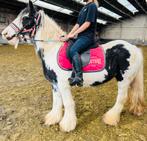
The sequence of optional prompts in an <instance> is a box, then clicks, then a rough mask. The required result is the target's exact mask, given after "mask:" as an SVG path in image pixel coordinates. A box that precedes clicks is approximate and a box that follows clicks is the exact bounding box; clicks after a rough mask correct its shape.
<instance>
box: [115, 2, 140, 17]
mask: <svg viewBox="0 0 147 141" xmlns="http://www.w3.org/2000/svg"><path fill="white" fill-rule="evenodd" d="M117 1H118V2H119V3H120V4H121V5H123V6H124V7H126V8H127V9H128V10H129V11H131V12H132V13H133V14H135V13H136V12H139V11H138V10H137V9H136V8H135V7H134V6H133V5H132V4H131V3H130V2H129V1H128V0H117Z"/></svg>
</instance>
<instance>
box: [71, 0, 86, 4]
mask: <svg viewBox="0 0 147 141" xmlns="http://www.w3.org/2000/svg"><path fill="white" fill-rule="evenodd" d="M73 1H76V2H77V3H81V4H82V5H85V4H86V2H83V0H73Z"/></svg>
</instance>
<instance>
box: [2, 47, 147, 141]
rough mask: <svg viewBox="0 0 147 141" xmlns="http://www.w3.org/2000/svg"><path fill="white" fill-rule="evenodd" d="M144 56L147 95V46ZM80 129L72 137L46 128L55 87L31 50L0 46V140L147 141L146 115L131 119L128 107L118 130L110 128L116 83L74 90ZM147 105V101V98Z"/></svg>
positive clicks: (31, 48)
mask: <svg viewBox="0 0 147 141" xmlns="http://www.w3.org/2000/svg"><path fill="white" fill-rule="evenodd" d="M143 52H144V84H145V88H144V90H145V95H146V94H147V47H146V48H145V47H144V48H143ZM72 92H73V96H74V99H75V101H76V112H77V118H78V124H77V127H76V129H75V130H74V131H73V132H70V133H63V132H61V131H60V130H59V126H58V125H54V126H51V127H46V126H45V125H44V124H43V120H44V116H45V115H46V114H47V112H48V111H49V110H50V109H51V105H52V96H51V87H50V85H49V83H48V81H46V80H45V78H44V76H43V73H42V68H41V65H40V62H39V59H38V57H37V56H36V55H35V51H34V49H33V47H31V46H19V48H18V49H17V50H14V48H13V47H10V46H0V141H147V112H145V114H144V115H143V116H141V117H136V116H134V115H131V114H130V113H129V112H128V110H127V108H125V109H124V111H123V113H122V115H121V121H120V123H119V125H118V126H117V127H111V126H108V125H105V124H104V123H103V122H102V116H103V114H104V113H105V112H106V111H107V110H108V109H109V108H110V107H112V105H113V104H114V102H115V99H116V94H117V83H116V81H115V80H112V81H110V82H108V83H107V84H104V85H101V86H98V87H94V88H86V89H85V88H84V89H83V88H76V89H72ZM146 101H147V96H146Z"/></svg>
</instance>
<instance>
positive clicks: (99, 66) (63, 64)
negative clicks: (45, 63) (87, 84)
mask: <svg viewBox="0 0 147 141" xmlns="http://www.w3.org/2000/svg"><path fill="white" fill-rule="evenodd" d="M67 48H68V42H65V43H64V44H63V45H62V46H61V47H60V49H59V52H58V57H57V59H58V65H59V66H60V68H62V69H64V70H71V69H72V64H71V63H70V61H69V59H68V58H67V55H66V50H67ZM104 68H105V54H104V51H103V49H102V47H100V46H98V47H97V48H93V49H90V61H89V63H88V64H87V65H86V66H83V68H82V69H83V72H95V71H102V70H103V69H104Z"/></svg>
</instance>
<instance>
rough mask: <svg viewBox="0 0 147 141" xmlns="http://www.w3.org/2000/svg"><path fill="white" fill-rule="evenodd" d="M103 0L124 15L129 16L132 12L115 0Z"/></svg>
mask: <svg viewBox="0 0 147 141" xmlns="http://www.w3.org/2000/svg"><path fill="white" fill-rule="evenodd" d="M103 1H104V2H106V3H108V4H109V5H111V6H112V7H113V8H115V9H116V10H117V11H119V12H120V13H122V14H123V15H125V17H129V18H131V17H132V16H133V13H132V12H131V11H129V10H128V9H127V8H126V7H124V6H123V5H121V4H120V3H119V2H117V0H103Z"/></svg>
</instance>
